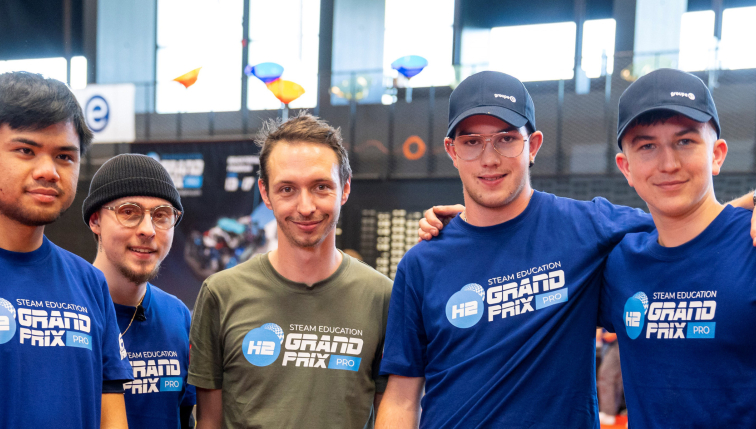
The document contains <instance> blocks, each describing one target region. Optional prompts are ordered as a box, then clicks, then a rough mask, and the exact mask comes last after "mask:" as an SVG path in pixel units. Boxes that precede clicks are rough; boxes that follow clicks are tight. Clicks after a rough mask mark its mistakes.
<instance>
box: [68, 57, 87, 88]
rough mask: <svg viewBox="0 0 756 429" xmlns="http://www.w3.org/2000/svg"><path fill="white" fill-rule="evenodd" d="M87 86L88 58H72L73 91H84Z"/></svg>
mask: <svg viewBox="0 0 756 429" xmlns="http://www.w3.org/2000/svg"><path fill="white" fill-rule="evenodd" d="M86 86H87V58H86V57H73V58H71V89H83V88H86Z"/></svg>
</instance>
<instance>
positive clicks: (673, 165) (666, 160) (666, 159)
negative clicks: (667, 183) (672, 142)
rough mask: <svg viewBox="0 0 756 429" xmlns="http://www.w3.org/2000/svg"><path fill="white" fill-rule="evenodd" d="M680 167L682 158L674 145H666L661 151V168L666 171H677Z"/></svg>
mask: <svg viewBox="0 0 756 429" xmlns="http://www.w3.org/2000/svg"><path fill="white" fill-rule="evenodd" d="M679 168H680V160H679V159H678V157H677V153H676V152H675V150H674V149H673V148H672V147H669V146H666V145H665V146H664V147H662V150H661V151H660V153H659V170H660V171H664V172H672V171H676V170H678V169H679Z"/></svg>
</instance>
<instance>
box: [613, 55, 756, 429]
mask: <svg viewBox="0 0 756 429" xmlns="http://www.w3.org/2000/svg"><path fill="white" fill-rule="evenodd" d="M617 135H618V143H619V146H620V148H621V150H622V152H621V153H619V154H617V157H616V160H617V166H618V167H619V168H620V170H622V173H623V174H624V175H625V177H626V178H627V181H628V183H629V184H630V186H632V187H634V188H635V190H636V191H637V192H638V195H640V197H641V198H643V200H644V201H645V202H646V203H647V204H648V208H649V211H650V212H651V215H652V216H653V220H654V223H655V224H656V230H655V231H652V232H644V233H639V234H629V235H627V236H626V237H625V238H624V239H623V240H622V241H621V242H620V244H619V245H618V246H617V247H615V249H614V250H613V251H612V252H611V253H610V255H609V257H608V259H607V265H606V269H605V271H604V278H605V286H604V287H603V288H602V293H601V325H602V326H604V327H606V328H607V329H609V330H611V331H615V330H616V332H617V338H618V341H619V345H620V349H621V350H622V361H621V365H622V375H623V380H624V384H625V398H626V401H627V408H628V411H629V412H628V417H629V419H630V420H629V422H630V424H631V427H642V428H668V427H756V410H755V409H754V407H753V404H754V403H756V354H754V353H753V350H754V349H756V337H754V335H753V334H752V333H751V329H752V327H753V326H754V325H756V312H754V309H753V303H754V301H755V300H756V290H755V289H754V287H753V284H754V281H753V273H754V272H756V250H755V249H754V247H753V243H752V241H751V239H749V238H748V236H747V232H748V231H749V228H750V218H751V212H750V211H748V210H744V209H742V208H735V207H732V206H730V205H723V204H720V203H719V202H718V201H717V199H716V197H715V195H714V187H713V176H715V175H717V174H719V172H720V169H721V167H722V163H723V162H724V160H725V156H726V155H727V143H725V141H724V140H722V139H721V138H719V137H720V124H719V117H718V115H717V109H716V107H715V106H714V102H713V100H712V97H711V93H710V92H709V89H708V88H707V87H706V85H705V84H704V83H703V82H702V81H701V79H699V78H697V77H696V76H693V75H691V74H689V73H685V72H682V71H679V70H671V69H661V70H657V71H654V72H651V73H649V74H648V75H646V76H643V77H641V78H640V79H638V80H637V81H636V82H634V83H633V84H632V85H630V87H628V88H627V90H626V91H625V93H624V94H623V95H622V97H621V98H620V101H619V125H618V129H617ZM751 198H752V197H751ZM747 199H748V198H745V200H746V201H745V202H744V204H742V205H744V206H747ZM700 369H704V370H700Z"/></svg>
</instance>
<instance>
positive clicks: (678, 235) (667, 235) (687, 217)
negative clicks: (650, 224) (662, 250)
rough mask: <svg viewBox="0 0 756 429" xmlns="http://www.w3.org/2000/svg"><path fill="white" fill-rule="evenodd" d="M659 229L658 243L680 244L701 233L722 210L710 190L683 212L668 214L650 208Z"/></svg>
mask: <svg viewBox="0 0 756 429" xmlns="http://www.w3.org/2000/svg"><path fill="white" fill-rule="evenodd" d="M649 210H650V211H651V216H653V218H654V224H655V225H656V229H657V230H658V231H659V244H660V245H662V246H664V247H677V246H681V245H683V244H685V243H687V242H689V241H690V240H692V239H694V238H696V237H697V236H698V235H699V234H701V233H702V232H703V231H704V230H705V229H706V227H708V226H709V225H710V224H711V223H712V222H713V221H714V219H716V217H717V216H718V215H719V213H721V212H722V210H724V206H723V205H722V204H720V203H719V202H718V201H717V200H716V198H715V197H714V191H713V190H712V191H711V192H709V194H707V195H706V197H705V198H703V199H702V200H701V202H700V203H699V204H697V205H696V206H695V207H693V208H691V209H690V210H688V211H687V212H685V213H682V214H678V215H673V216H668V215H665V214H663V213H660V212H658V211H657V210H655V209H653V208H650V207H649Z"/></svg>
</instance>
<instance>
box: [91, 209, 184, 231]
mask: <svg viewBox="0 0 756 429" xmlns="http://www.w3.org/2000/svg"><path fill="white" fill-rule="evenodd" d="M102 208H104V209H108V210H112V211H113V213H115V216H116V219H118V223H120V224H121V225H123V226H125V227H126V228H135V227H137V226H138V225H139V224H140V223H142V219H144V214H145V213H150V219H151V220H152V224H153V225H154V226H155V228H158V229H171V228H172V227H173V225H176V222H177V221H178V218H179V217H180V216H181V212H180V211H178V210H176V208H174V207H173V206H169V205H164V206H157V207H153V208H152V209H150V210H147V209H145V208H143V207H142V206H140V205H139V204H136V203H123V204H121V205H119V206H116V207H108V206H102Z"/></svg>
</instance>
